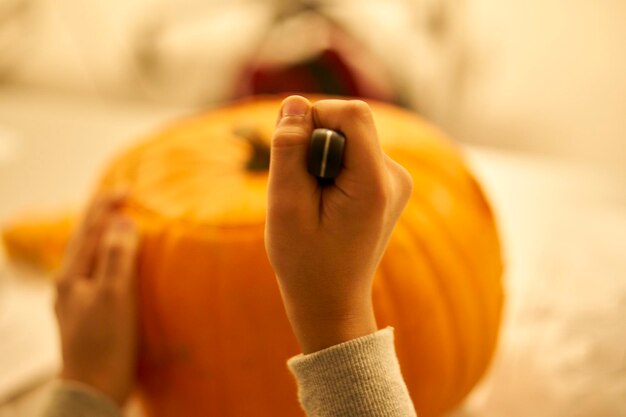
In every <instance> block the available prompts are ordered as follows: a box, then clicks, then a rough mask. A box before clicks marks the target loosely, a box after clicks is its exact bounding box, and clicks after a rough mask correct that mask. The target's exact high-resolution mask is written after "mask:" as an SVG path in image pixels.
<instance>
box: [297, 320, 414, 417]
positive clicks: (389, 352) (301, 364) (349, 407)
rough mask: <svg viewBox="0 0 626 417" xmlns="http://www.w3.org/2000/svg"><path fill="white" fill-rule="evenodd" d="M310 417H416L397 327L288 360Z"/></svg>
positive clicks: (303, 404)
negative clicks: (396, 345)
mask: <svg viewBox="0 0 626 417" xmlns="http://www.w3.org/2000/svg"><path fill="white" fill-rule="evenodd" d="M288 365H289V369H290V370H291V372H292V373H293V374H294V376H295V377H296V381H297V383H298V397H299V399H300V403H301V404H302V407H303V408H304V410H305V412H306V413H307V415H308V416H315V417H326V416H329V417H330V416H332V417H352V416H359V417H383V416H384V417H414V416H416V412H415V408H414V407H413V403H412V401H411V397H410V396H409V393H408V390H407V388H406V384H405V382H404V380H403V378H402V374H401V372H400V366H399V363H398V360H397V357H396V354H395V349H394V345H393V329H391V328H387V329H384V330H380V331H378V332H376V333H373V334H370V335H368V336H364V337H361V338H358V339H354V340H351V341H349V342H345V343H342V344H339V345H336V346H332V347H330V348H327V349H324V350H321V351H319V352H315V353H312V354H308V355H299V356H296V357H294V358H292V359H290V360H289V362H288Z"/></svg>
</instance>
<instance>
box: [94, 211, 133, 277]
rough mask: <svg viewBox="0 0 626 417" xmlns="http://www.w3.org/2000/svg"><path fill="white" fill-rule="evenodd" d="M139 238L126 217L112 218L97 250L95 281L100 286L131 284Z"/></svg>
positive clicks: (130, 221) (131, 222)
mask: <svg viewBox="0 0 626 417" xmlns="http://www.w3.org/2000/svg"><path fill="white" fill-rule="evenodd" d="M138 246H139V236H138V232H137V228H136V226H135V223H134V222H133V221H132V220H131V219H130V218H129V217H126V216H123V215H117V216H114V217H113V218H112V219H111V220H110V221H109V222H108V225H107V228H106V231H105V232H104V236H103V238H102V241H101V244H100V245H99V248H98V256H97V260H96V271H95V278H96V281H97V282H98V283H99V284H101V285H122V286H127V285H128V284H131V283H132V282H133V280H134V277H135V272H136V257H137V249H138Z"/></svg>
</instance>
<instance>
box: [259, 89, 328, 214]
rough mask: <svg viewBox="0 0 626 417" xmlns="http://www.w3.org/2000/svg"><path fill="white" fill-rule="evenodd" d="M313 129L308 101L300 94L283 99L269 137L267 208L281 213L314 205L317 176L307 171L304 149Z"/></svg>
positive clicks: (307, 144) (315, 206)
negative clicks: (272, 133)
mask: <svg viewBox="0 0 626 417" xmlns="http://www.w3.org/2000/svg"><path fill="white" fill-rule="evenodd" d="M312 131H313V119H312V115H311V104H310V103H309V101H308V100H307V99H305V98H304V97H301V96H290V97H287V98H286V99H285V100H283V103H282V106H281V110H280V113H279V118H278V122H277V124H276V130H275V131H274V135H273V137H272V151H271V152H272V153H271V155H272V157H271V159H270V172H269V180H268V181H269V182H268V209H269V210H270V211H273V210H279V211H281V213H282V214H287V213H285V211H290V210H299V209H302V210H307V209H310V208H313V207H314V208H317V201H315V198H314V194H315V190H316V188H317V181H316V179H315V178H314V177H313V176H312V175H310V174H309V173H308V172H307V169H306V167H307V153H308V148H309V145H310V140H311V133H312Z"/></svg>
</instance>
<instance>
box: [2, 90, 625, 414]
mask: <svg viewBox="0 0 626 417" xmlns="http://www.w3.org/2000/svg"><path fill="white" fill-rule="evenodd" d="M187 112H188V110H187V109H180V108H165V107H162V106H158V105H150V104H141V103H134V104H133V103H111V102H104V101H101V100H98V99H97V98H93V97H72V96H64V95H61V94H55V93H45V92H36V91H29V90H20V89H6V88H5V89H0V224H1V223H2V222H3V221H6V220H7V219H10V218H11V217H12V216H14V215H15V214H17V213H21V212H23V211H25V210H29V209H32V210H35V211H37V210H41V211H46V210H50V209H52V210H54V209H59V208H63V207H67V206H72V205H77V204H78V203H79V202H81V201H82V200H83V199H84V198H85V195H86V193H87V191H88V190H89V189H90V187H91V185H92V184H93V182H94V180H95V178H96V176H97V174H98V173H99V172H100V171H101V170H102V168H103V166H104V165H105V164H106V162H107V160H108V159H109V158H110V157H111V156H112V155H113V154H114V153H115V152H116V151H117V150H118V149H121V148H123V147H124V146H126V145H127V144H129V143H132V142H133V140H135V139H136V138H137V137H139V136H141V134H143V133H146V132H149V131H150V130H152V129H154V128H156V127H158V126H159V125H161V124H163V123H165V122H167V121H168V120H171V119H173V118H176V117H178V116H180V115H181V114H185V113H187ZM464 149H465V151H466V154H467V157H468V160H469V163H470V164H471V165H472V166H473V167H474V169H475V172H476V173H477V176H478V177H479V178H480V179H481V181H482V183H483V185H484V187H485V190H486V191H487V193H488V195H489V197H490V199H491V201H492V203H493V205H494V208H495V211H496V213H497V216H498V220H499V224H500V229H501V233H502V238H503V245H504V249H505V250H504V252H505V258H506V264H507V267H506V273H505V282H506V290H507V305H506V309H505V317H504V326H503V330H502V337H501V342H500V347H499V350H498V353H497V355H496V357H495V359H494V362H493V366H492V367H491V369H490V371H489V373H488V375H487V377H486V378H485V379H484V381H483V383H482V384H481V386H480V387H479V388H478V389H477V390H476V391H475V392H474V393H473V394H472V395H471V396H470V398H469V399H468V401H466V403H465V404H464V405H463V406H462V407H461V408H460V409H459V410H458V412H457V413H455V415H458V416H490V417H497V416H503V417H504V416H507V417H515V416H518V415H519V416H522V415H524V416H528V415H533V416H539V417H543V416H545V417H552V416H563V415H568V416H618V415H626V180H625V179H623V178H615V177H610V176H608V175H605V174H601V173H599V172H598V171H599V170H597V169H593V168H591V167H586V166H580V165H576V164H574V163H569V162H565V161H559V160H555V159H547V158H542V157H538V156H532V155H523V154H517V153H514V152H507V151H502V150H494V149H486V148H479V147H465V148H464ZM18 275H19V277H18ZM23 275H24V274H23V273H20V272H16V271H15V270H13V269H11V268H10V267H9V266H8V265H6V263H5V262H4V261H3V260H2V258H0V341H1V344H0V369H2V371H1V372H0V403H1V404H2V405H0V417H13V416H18V415H29V411H28V410H31V409H32V408H31V407H33V404H34V403H36V402H37V401H40V398H41V389H36V387H40V386H41V383H42V382H44V381H46V380H48V379H50V377H51V376H52V375H53V374H54V372H55V370H56V369H57V368H58V364H59V359H58V338H57V336H56V327H55V323H54V320H53V316H52V314H51V309H50V306H51V300H52V297H51V295H52V292H51V288H50V284H49V282H47V281H46V280H42V279H38V278H37V277H30V278H27V279H24V277H23ZM34 388H35V389H34Z"/></svg>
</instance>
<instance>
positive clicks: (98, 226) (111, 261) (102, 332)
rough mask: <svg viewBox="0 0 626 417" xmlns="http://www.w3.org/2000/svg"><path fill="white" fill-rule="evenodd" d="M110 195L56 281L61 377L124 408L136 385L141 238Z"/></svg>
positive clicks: (94, 211)
mask: <svg viewBox="0 0 626 417" xmlns="http://www.w3.org/2000/svg"><path fill="white" fill-rule="evenodd" d="M122 200H123V197H121V196H108V197H105V198H103V199H101V200H100V201H97V202H96V203H94V204H93V205H92V206H91V207H90V208H89V209H88V211H87V214H86V216H85V218H84V219H83V221H82V224H81V225H80V226H79V228H78V231H77V233H76V235H75V236H74V239H73V241H72V243H71V244H70V246H69V248H68V251H67V254H66V258H65V260H64V264H63V266H62V268H61V271H60V275H59V277H58V281H57V282H58V287H57V301H56V306H55V307H56V308H55V309H56V314H57V319H58V322H59V329H60V333H61V344H62V354H63V369H62V372H61V378H62V379H67V380H73V381H77V382H81V383H84V384H87V385H89V386H91V387H93V388H94V389H96V390H98V391H100V392H102V393H103V394H105V395H107V396H109V397H110V398H111V399H113V400H114V401H115V402H116V403H117V404H118V405H120V406H121V405H122V404H123V403H124V402H125V400H126V399H127V398H128V396H129V395H130V393H131V391H132V388H133V385H134V382H135V365H136V349H137V314H136V295H135V284H136V282H135V269H136V265H135V255H136V252H137V246H138V236H137V231H136V229H135V226H134V224H133V223H132V221H131V220H130V219H128V218H127V217H124V216H122V215H120V214H116V213H115V210H116V208H118V206H119V205H120V204H121V203H122Z"/></svg>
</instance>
